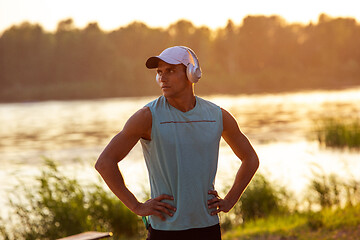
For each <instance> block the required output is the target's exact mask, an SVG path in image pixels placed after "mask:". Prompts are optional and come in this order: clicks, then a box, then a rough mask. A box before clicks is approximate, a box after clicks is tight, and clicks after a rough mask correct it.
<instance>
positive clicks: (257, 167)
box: [251, 154, 260, 171]
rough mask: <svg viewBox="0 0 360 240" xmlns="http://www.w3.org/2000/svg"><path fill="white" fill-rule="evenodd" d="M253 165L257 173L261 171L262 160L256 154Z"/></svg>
mask: <svg viewBox="0 0 360 240" xmlns="http://www.w3.org/2000/svg"><path fill="white" fill-rule="evenodd" d="M251 160H252V161H251V163H252V165H253V168H254V170H255V171H257V170H258V169H259V166H260V160H259V157H258V156H257V155H256V154H255V155H254V156H253V157H252V158H251Z"/></svg>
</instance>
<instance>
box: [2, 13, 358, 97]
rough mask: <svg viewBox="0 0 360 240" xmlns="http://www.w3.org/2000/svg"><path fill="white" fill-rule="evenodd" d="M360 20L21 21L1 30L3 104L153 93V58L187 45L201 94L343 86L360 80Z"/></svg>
mask: <svg viewBox="0 0 360 240" xmlns="http://www.w3.org/2000/svg"><path fill="white" fill-rule="evenodd" d="M359 42H360V25H359V23H358V22H357V21H356V20H355V19H352V18H331V17H329V16H327V15H325V14H322V15H320V16H319V19H318V22H317V23H310V24H308V25H302V24H295V23H291V24H290V23H287V22H286V21H285V20H284V19H282V18H281V17H279V16H269V17H268V16H248V17H246V18H244V19H243V22H242V23H241V24H239V25H236V24H234V22H232V21H231V20H229V21H228V23H227V26H225V27H224V28H219V29H217V30H211V29H209V28H208V27H206V26H201V27H196V26H194V25H193V24H192V23H191V22H190V21H187V20H179V21H178V22H175V23H173V24H172V25H170V26H169V27H168V28H166V29H164V28H150V27H148V26H147V25H145V24H144V23H141V22H133V23H131V24H129V25H127V26H123V27H120V28H118V29H116V30H113V31H110V32H104V31H103V30H102V29H100V28H99V26H98V24H97V23H96V22H95V23H89V24H88V25H87V26H86V27H85V28H83V29H78V28H76V27H75V26H74V22H73V20H72V19H65V20H62V21H60V22H59V23H58V26H57V30H56V31H55V32H46V31H44V30H43V28H42V26H40V25H38V24H31V23H28V22H24V23H22V24H20V25H15V26H12V27H10V28H9V29H7V30H5V31H4V32H3V33H2V35H1V36H0V84H1V89H0V101H1V102H11V101H39V100H49V99H90V98H105V97H126V96H145V95H157V94H159V93H160V92H159V90H157V89H158V88H157V86H156V84H154V82H155V81H152V80H154V79H155V72H154V71H150V70H148V69H146V68H145V61H146V59H147V58H148V57H149V56H152V55H158V54H159V53H160V52H161V51H162V50H163V49H165V48H166V47H170V46H173V45H186V46H189V47H190V48H192V49H194V50H195V52H196V53H197V55H198V57H199V59H200V63H201V67H202V69H203V72H204V75H203V81H200V82H199V84H198V86H199V88H198V89H197V90H196V91H197V93H199V94H240V93H262V92H279V91H296V90H306V89H314V88H315V89H332V88H344V87H350V86H355V85H359V84H360V48H359Z"/></svg>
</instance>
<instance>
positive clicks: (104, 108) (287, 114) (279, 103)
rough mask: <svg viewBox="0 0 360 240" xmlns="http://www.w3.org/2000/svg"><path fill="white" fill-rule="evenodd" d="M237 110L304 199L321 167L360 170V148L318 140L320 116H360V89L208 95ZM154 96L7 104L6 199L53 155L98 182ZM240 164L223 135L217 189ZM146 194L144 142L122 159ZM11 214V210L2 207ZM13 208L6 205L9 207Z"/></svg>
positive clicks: (270, 171) (1, 144) (270, 161)
mask: <svg viewBox="0 0 360 240" xmlns="http://www.w3.org/2000/svg"><path fill="white" fill-rule="evenodd" d="M201 97H204V98H206V99H208V100H211V101H213V102H214V103H216V104H218V105H220V106H221V107H223V108H225V109H227V110H228V111H230V112H231V113H232V114H233V115H234V116H235V118H236V119H237V120H238V123H239V125H240V128H241V130H242V131H243V132H244V133H245V134H246V135H247V136H248V138H249V139H250V141H251V142H252V144H253V146H254V148H255V150H256V151H257V153H258V155H259V158H260V168H259V172H261V173H262V174H264V175H265V176H266V177H267V178H268V179H269V180H270V181H272V182H274V183H275V184H277V185H281V186H284V187H286V188H287V189H288V190H291V191H293V192H294V193H295V194H298V195H299V196H301V195H302V193H303V191H305V189H306V186H307V184H308V182H309V180H310V179H311V178H312V177H313V174H314V171H315V172H316V171H321V172H323V173H325V174H331V173H336V174H338V175H340V176H342V177H344V178H346V177H355V178H358V176H359V175H360V152H359V151H348V150H336V149H325V148H324V147H322V146H319V144H318V143H317V142H316V141H313V140H312V138H311V131H312V129H313V126H314V122H313V121H314V120H316V119H318V118H320V117H324V116H336V117H342V118H344V119H346V118H349V117H351V118H354V117H358V118H360V88H354V89H346V90H338V91H310V92H298V93H286V94H262V95H238V96H226V95H224V96H201ZM152 99H154V98H150V97H148V98H115V99H104V100H88V101H46V102H30V103H11V104H0V166H1V167H0V181H1V185H0V204H1V205H2V206H5V205H6V202H7V196H9V195H8V193H9V192H11V191H12V190H13V188H14V186H15V185H16V184H17V183H18V180H19V179H21V180H25V181H27V182H29V184H30V183H31V181H32V180H33V179H34V176H37V175H39V173H40V171H41V170H42V169H43V166H44V161H43V157H47V158H50V159H53V160H54V161H56V162H57V163H58V164H59V167H60V168H61V169H62V170H64V172H66V174H67V175H69V176H70V177H76V178H78V179H79V180H80V181H81V182H84V183H86V182H98V181H99V179H98V176H99V175H98V174H97V172H96V171H95V170H94V168H93V165H94V163H95V161H96V159H97V157H98V156H99V154H100V153H101V151H102V150H103V148H104V147H105V146H106V144H107V143H108V142H109V141H110V140H111V138H112V137H113V136H114V135H115V134H116V133H117V132H118V131H120V130H121V129H122V127H123V125H124V124H125V121H126V120H127V119H128V118H129V117H130V116H131V115H132V114H133V113H134V112H135V111H136V110H138V109H139V108H141V107H142V106H144V105H145V104H146V103H147V102H149V101H151V100H152ZM240 163H241V162H240V161H239V160H238V159H237V158H236V157H235V156H234V154H233V153H232V152H231V149H230V148H229V147H228V146H227V145H226V143H225V142H224V141H223V140H222V141H221V145H220V156H219V170H218V175H217V179H216V184H215V186H216V188H217V189H219V190H221V189H224V188H225V186H228V185H230V184H231V183H232V181H233V179H234V177H235V173H236V171H237V169H238V167H239V166H240ZM119 165H120V169H121V170H122V172H123V174H124V178H125V181H126V183H127V185H128V187H129V188H130V189H131V190H132V191H133V192H134V193H135V194H136V195H137V196H139V198H141V196H144V194H143V191H144V189H147V188H148V184H149V183H148V179H147V171H146V166H145V163H144V160H143V158H142V151H141V147H140V145H136V146H135V147H134V149H133V150H132V151H131V152H130V153H129V155H128V156H127V157H126V158H125V159H124V160H123V161H122V162H120V164H119ZM1 209H2V210H1V211H2V212H1V214H0V215H4V214H6V213H4V211H6V207H5V208H3V207H2V208H1ZM4 209H5V210H4Z"/></svg>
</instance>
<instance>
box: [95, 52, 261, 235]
mask: <svg viewBox="0 0 360 240" xmlns="http://www.w3.org/2000/svg"><path fill="white" fill-rule="evenodd" d="M146 66H147V67H148V68H151V69H152V68H157V76H156V80H157V82H158V84H159V86H160V88H161V91H162V96H161V97H159V98H158V99H156V100H154V101H152V102H150V103H149V104H147V105H146V106H145V107H143V108H142V109H140V110H139V111H137V112H136V113H135V114H134V115H133V116H131V117H130V118H129V120H128V121H127V122H126V124H125V126H124V128H123V130H122V131H121V132H120V133H118V134H117V135H116V136H115V137H114V138H113V139H112V140H111V142H110V143H109V144H108V146H107V147H106V148H105V150H104V151H103V152H102V154H101V155H100V157H99V159H98V160H97V162H96V165H95V167H96V169H97V170H98V172H99V173H100V174H101V176H102V177H103V179H104V180H105V182H106V183H107V185H108V186H109V188H110V189H111V190H112V191H113V193H114V194H115V195H116V196H117V197H118V198H119V199H120V200H121V201H122V202H123V203H124V204H125V205H126V206H127V207H128V208H129V209H130V210H131V211H133V212H134V213H136V214H137V215H140V216H149V224H150V226H149V233H148V239H150V240H152V239H207V240H208V239H221V232H220V226H219V218H218V216H217V214H218V213H220V212H228V211H229V210H230V209H231V208H232V207H233V206H234V205H235V204H236V202H237V201H238V200H239V198H240V196H241V194H242V193H243V191H244V190H245V188H246V186H247V185H248V184H249V182H250V181H251V179H252V177H253V176H254V174H255V172H256V170H257V168H258V166H259V160H258V157H257V155H256V153H255V151H254V149H253V147H252V146H251V144H250V142H249V141H248V139H247V138H246V137H245V135H244V134H243V133H242V132H241V131H240V129H239V127H238V124H237V122H236V120H235V119H234V117H233V116H232V115H231V114H230V113H228V112H227V111H226V110H224V109H221V108H220V107H218V106H216V105H215V104H213V103H211V102H209V101H206V100H204V99H202V98H199V97H197V96H196V95H195V94H194V83H196V82H197V81H198V80H199V79H200V77H201V70H200V66H199V62H198V60H197V57H196V55H195V53H194V52H193V51H192V50H191V49H190V48H187V47H182V46H175V47H171V48H168V49H165V50H164V51H163V52H162V53H161V54H160V55H159V56H156V57H150V58H149V59H148V60H147V62H146ZM221 137H223V138H224V140H225V141H226V142H227V144H228V145H229V146H230V147H231V148H232V150H233V152H234V153H235V155H236V156H237V157H238V158H239V159H241V160H242V164H241V166H240V168H239V170H238V172H237V174H236V177H235V181H234V183H233V185H232V187H231V189H230V190H229V192H228V193H227V195H226V196H225V197H224V198H221V197H220V196H219V195H218V193H217V192H216V190H215V189H214V180H215V175H216V170H217V161H218V153H219V141H220V138H221ZM139 140H140V142H141V144H142V148H143V152H144V157H145V161H146V164H147V168H148V172H149V179H150V185H151V199H150V200H148V201H146V202H144V203H142V202H139V201H138V200H137V199H136V197H135V196H134V195H133V194H132V193H131V192H130V191H129V189H128V188H127V187H126V186H125V184H124V180H123V177H122V175H121V173H120V170H119V168H118V162H119V161H121V160H122V159H124V157H125V156H126V155H127V154H128V153H129V151H130V150H131V149H132V148H133V147H134V145H135V144H136V143H137V142H138V141H139Z"/></svg>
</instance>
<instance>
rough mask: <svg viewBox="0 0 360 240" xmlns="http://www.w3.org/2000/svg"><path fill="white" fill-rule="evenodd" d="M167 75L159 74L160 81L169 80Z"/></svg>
mask: <svg viewBox="0 0 360 240" xmlns="http://www.w3.org/2000/svg"><path fill="white" fill-rule="evenodd" d="M167 79H168V78H167V76H166V74H161V75H159V81H160V82H165V81H167Z"/></svg>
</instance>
